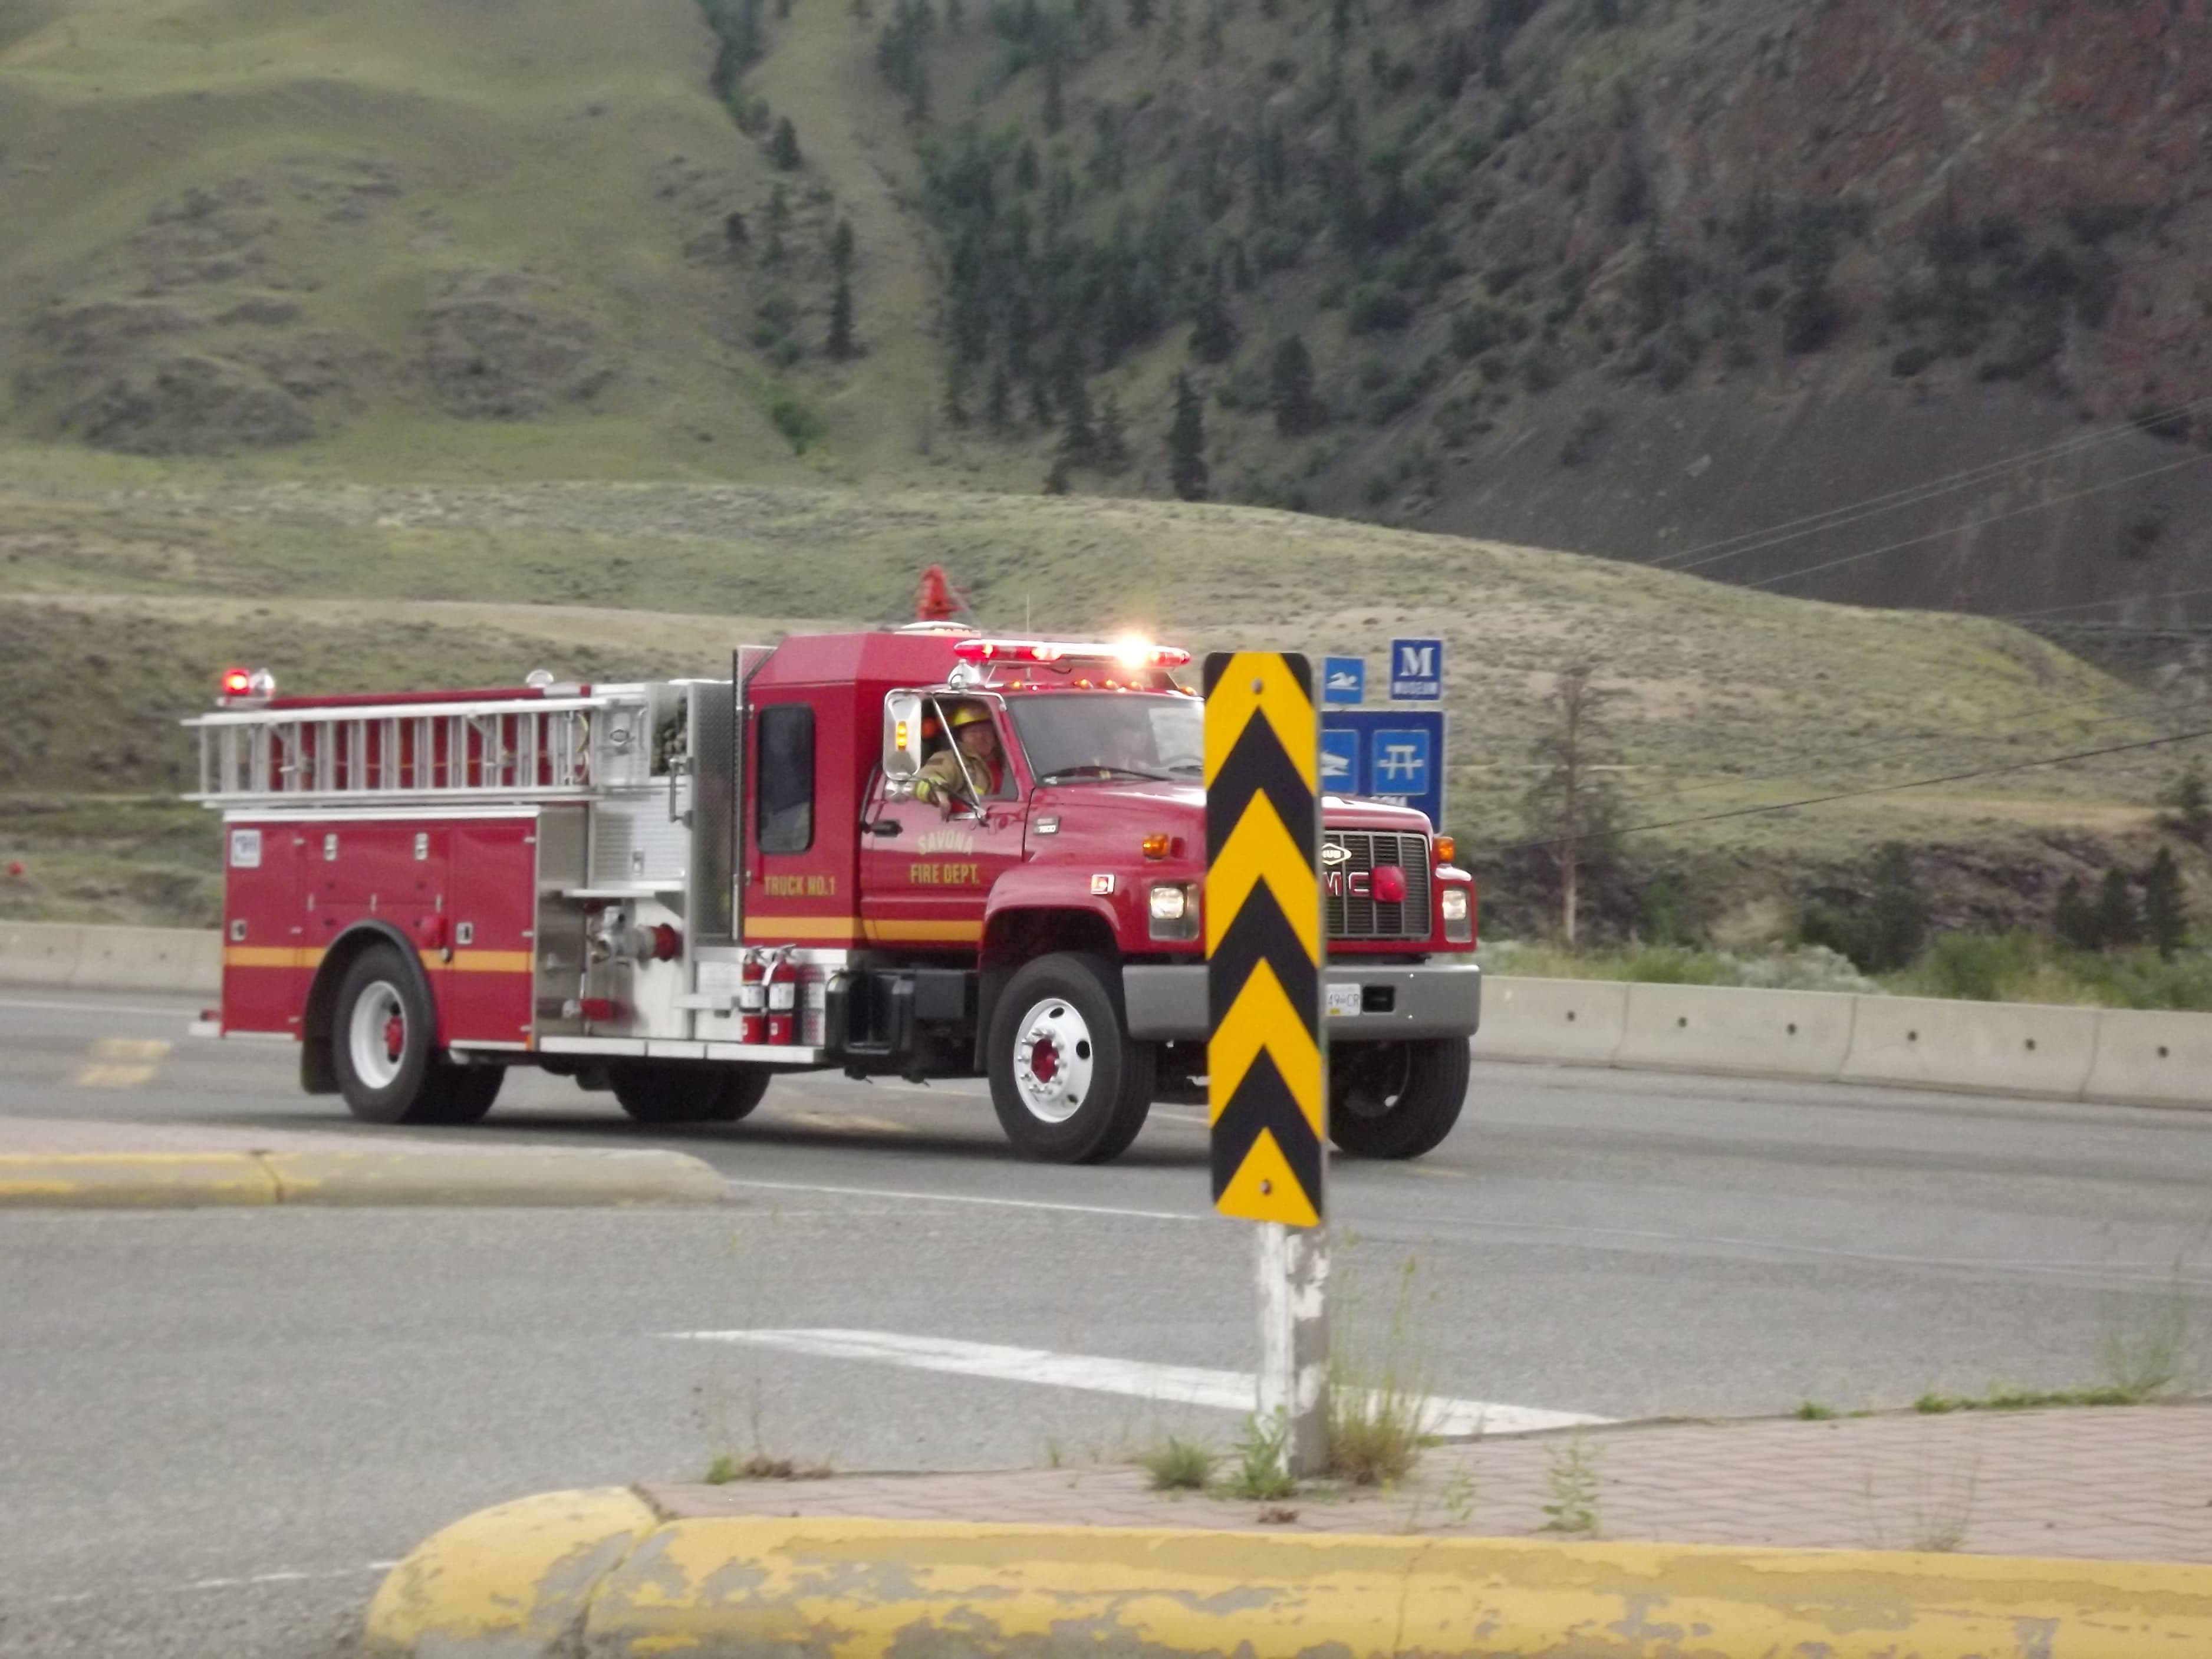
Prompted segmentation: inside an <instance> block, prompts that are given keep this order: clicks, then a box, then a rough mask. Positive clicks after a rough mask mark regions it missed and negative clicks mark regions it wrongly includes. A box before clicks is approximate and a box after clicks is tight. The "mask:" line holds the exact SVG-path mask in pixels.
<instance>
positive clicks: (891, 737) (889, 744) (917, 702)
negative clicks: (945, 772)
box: [884, 691, 921, 778]
mask: <svg viewBox="0 0 2212 1659" xmlns="http://www.w3.org/2000/svg"><path fill="white" fill-rule="evenodd" d="M919 771H921V693H920V692H918V691H894V692H892V693H891V694H890V696H887V697H885V698H884V776H885V777H886V778H910V777H912V776H914V775H915V773H917V772H919Z"/></svg>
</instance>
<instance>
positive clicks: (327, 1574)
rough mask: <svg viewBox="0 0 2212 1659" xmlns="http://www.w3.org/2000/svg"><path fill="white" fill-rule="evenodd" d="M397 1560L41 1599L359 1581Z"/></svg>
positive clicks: (65, 1602) (54, 1601)
mask: <svg viewBox="0 0 2212 1659" xmlns="http://www.w3.org/2000/svg"><path fill="white" fill-rule="evenodd" d="M398 1565H399V1563H398V1562H397V1561H371V1562H368V1563H367V1564H366V1565H362V1566H358V1567H329V1568H325V1570H323V1571H320V1572H295V1571H276V1572H254V1573H246V1574H242V1575H240V1577H235V1578H196V1579H194V1580H192V1582H191V1583H189V1584H122V1585H107V1586H103V1587H102V1588H101V1589H97V1590H76V1591H73V1592H71V1593H70V1594H69V1595H49V1596H47V1597H46V1598H45V1601H46V1605H47V1606H48V1607H67V1606H70V1605H73V1604H76V1603H78V1602H83V1601H106V1600H108V1599H109V1598H111V1597H112V1596H116V1595H197V1594H201V1593H204V1592H205V1591H208V1590H226V1589H252V1588H253V1587H254V1586H256V1585H257V1584H307V1583H318V1582H320V1581H324V1580H327V1579H332V1578H360V1577H366V1576H367V1575H368V1574H369V1573H373V1572H375V1573H384V1572H390V1571H392V1569H393V1568H394V1567H396V1566H398Z"/></svg>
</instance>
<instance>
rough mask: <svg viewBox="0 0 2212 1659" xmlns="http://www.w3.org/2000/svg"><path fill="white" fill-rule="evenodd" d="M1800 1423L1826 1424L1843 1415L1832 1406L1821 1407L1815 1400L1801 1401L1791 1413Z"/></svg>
mask: <svg viewBox="0 0 2212 1659" xmlns="http://www.w3.org/2000/svg"><path fill="white" fill-rule="evenodd" d="M1793 1414H1794V1415H1795V1416H1796V1419H1797V1420H1798V1421H1799V1422H1800V1423H1826V1422H1829V1421H1831V1420H1832V1419H1835V1418H1838V1417H1840V1416H1842V1415H1843V1413H1841V1412H1839V1411H1838V1410H1837V1409H1836V1408H1835V1407H1833V1406H1823V1405H1822V1404H1821V1403H1820V1401H1817V1400H1801V1401H1798V1402H1797V1409H1796V1413H1793Z"/></svg>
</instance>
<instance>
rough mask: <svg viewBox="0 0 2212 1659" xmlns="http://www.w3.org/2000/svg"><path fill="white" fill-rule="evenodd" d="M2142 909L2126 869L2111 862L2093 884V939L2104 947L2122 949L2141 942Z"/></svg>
mask: <svg viewBox="0 0 2212 1659" xmlns="http://www.w3.org/2000/svg"><path fill="white" fill-rule="evenodd" d="M2142 934H2143V919H2142V909H2141V908H2140V907H2138V906H2137V905H2136V889H2135V884H2134V883H2133V882H2131V881H2130V880H2129V879H2128V872H2126V871H2124V870H2123V869H2121V868H2120V867H2119V866H2118V865H2114V866H2112V868H2111V869H2109V870H2107V871H2106V872H2105V879H2104V880H2103V882H2102V883H2100V884H2099V886H2098V888H2097V943H2098V945H2099V946H2100V948H2101V949H2104V950H2106V951H2114V950H2124V949H2125V948H2127V947H2128V946H2129V945H2140V944H2142Z"/></svg>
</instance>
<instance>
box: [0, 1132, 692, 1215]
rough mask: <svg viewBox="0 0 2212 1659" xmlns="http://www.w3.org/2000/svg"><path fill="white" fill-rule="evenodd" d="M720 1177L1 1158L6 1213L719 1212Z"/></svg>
mask: <svg viewBox="0 0 2212 1659" xmlns="http://www.w3.org/2000/svg"><path fill="white" fill-rule="evenodd" d="M726 1196H727V1192H726V1188H725V1187H724V1184H723V1182H722V1177H721V1176H719V1175H717V1174H716V1173H715V1172H714V1170H713V1169H712V1168H711V1167H710V1166H709V1165H708V1164H704V1163H702V1162H701V1161H700V1160H699V1159H698V1158H690V1157H687V1156H686V1155H685V1154H684V1153H682V1152H590V1151H570V1150H568V1149H566V1148H548V1147H516V1148H514V1149H513V1150H507V1151H495V1150H487V1151H483V1152H82V1153H68V1154H54V1155H46V1156H42V1155H39V1154H27V1155H13V1156H0V1209H88V1210H98V1209H126V1208H131V1209H191V1208H197V1207H199V1206H211V1205H234V1204H259V1205H274V1204H283V1205H291V1204H314V1205H351V1206H380V1205H382V1206H398V1205H450V1206H469V1205H483V1206H549V1207H550V1206H600V1205H615V1206H627V1205H647V1204H651V1205H716V1204H720V1203H721V1202H722V1201H723V1200H724V1199H725V1198H726Z"/></svg>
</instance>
